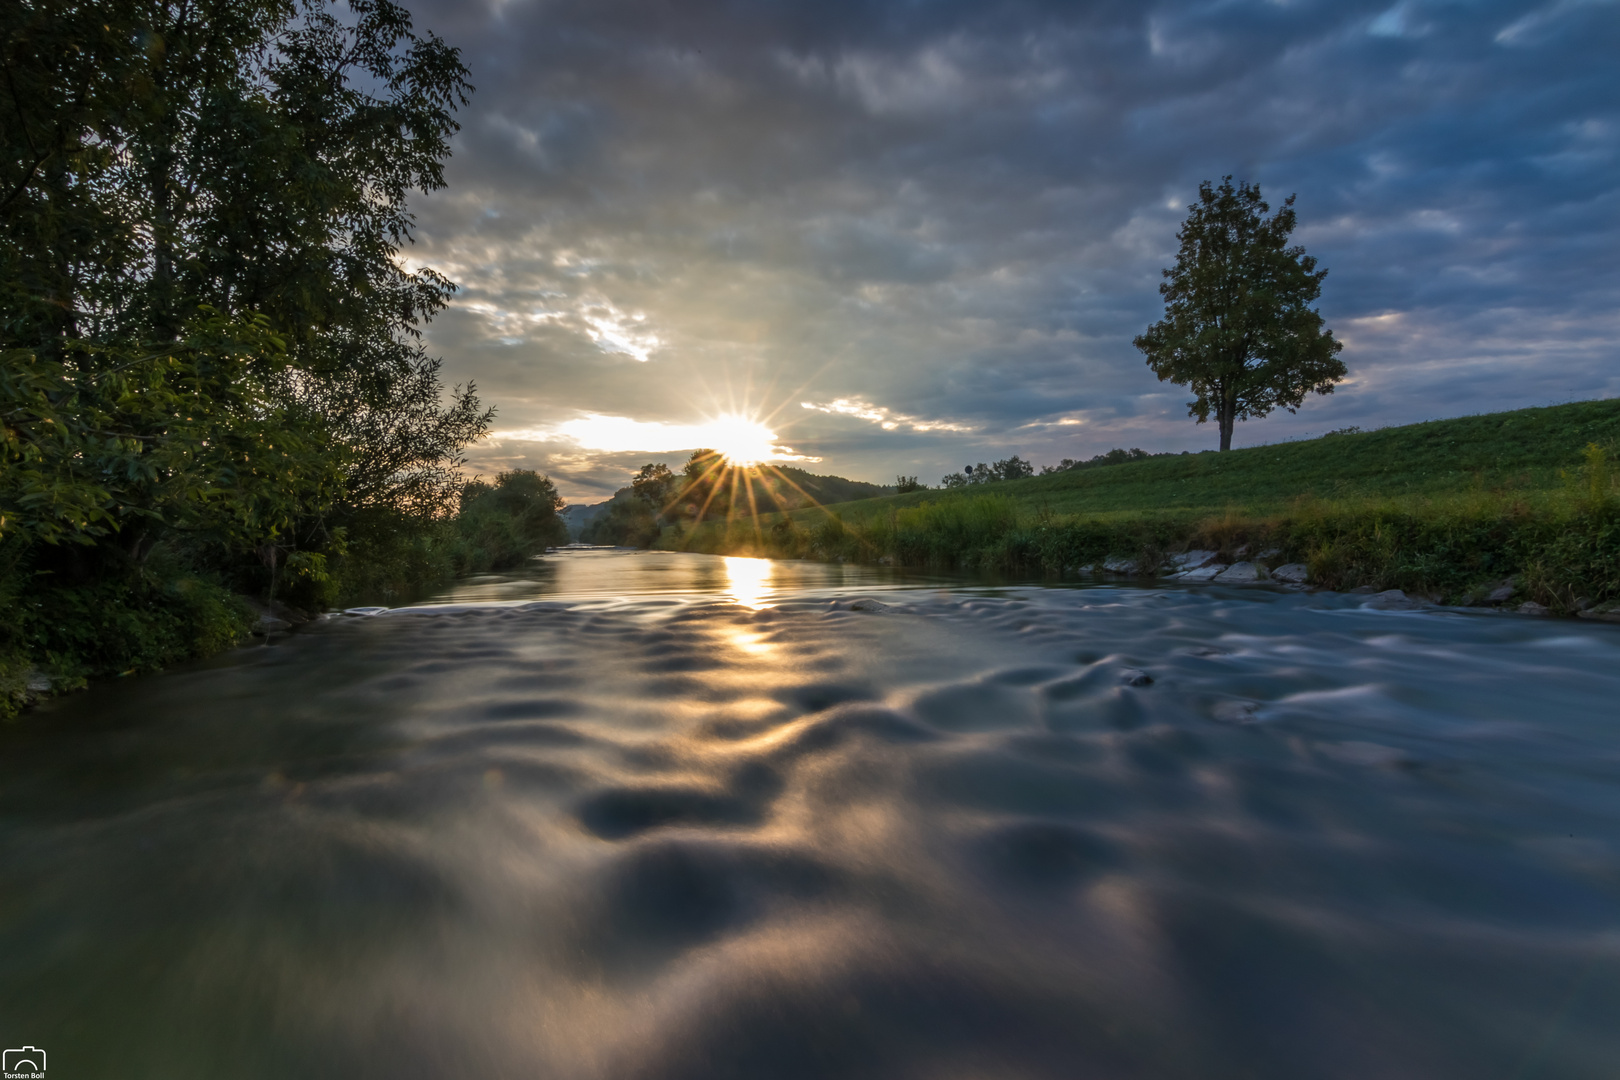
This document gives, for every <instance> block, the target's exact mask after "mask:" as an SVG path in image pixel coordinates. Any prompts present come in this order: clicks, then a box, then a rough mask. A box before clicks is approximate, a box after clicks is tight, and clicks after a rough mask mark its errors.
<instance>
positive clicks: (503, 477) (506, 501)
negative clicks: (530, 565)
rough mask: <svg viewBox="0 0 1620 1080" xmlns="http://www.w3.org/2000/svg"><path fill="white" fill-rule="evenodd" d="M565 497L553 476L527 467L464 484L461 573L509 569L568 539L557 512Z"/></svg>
mask: <svg viewBox="0 0 1620 1080" xmlns="http://www.w3.org/2000/svg"><path fill="white" fill-rule="evenodd" d="M562 504H563V501H562V496H560V495H558V494H557V488H556V487H555V486H554V485H553V484H552V482H551V478H550V477H547V476H541V475H540V474H539V473H536V472H533V471H531V470H528V469H513V470H512V471H510V472H503V473H500V474H498V475H497V476H496V477H495V482H494V483H493V484H490V483H485V482H484V481H482V480H474V481H472V482H470V483H468V484H467V485H466V486H465V487H463V488H462V489H461V509H460V512H459V513H458V514H457V515H456V529H457V531H458V532H459V533H460V535H461V538H462V541H463V542H462V544H461V545H460V547H459V548H458V550H457V557H456V563H457V565H456V569H457V571H458V572H460V573H464V574H471V573H480V572H482V571H485V570H510V569H513V568H515V567H518V566H522V565H523V564H524V563H526V562H528V561H529V560H530V559H532V558H534V556H536V555H539V554H541V553H542V552H544V551H545V550H546V548H548V547H551V546H553V545H557V544H566V543H567V542H568V527H567V526H566V525H565V524H563V520H562V518H561V517H559V516H558V513H557V511H558V510H560V509H562Z"/></svg>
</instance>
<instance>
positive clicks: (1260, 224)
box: [1135, 176, 1345, 450]
mask: <svg viewBox="0 0 1620 1080" xmlns="http://www.w3.org/2000/svg"><path fill="white" fill-rule="evenodd" d="M1270 209H1271V208H1270V206H1268V205H1267V204H1266V202H1265V201H1264V200H1263V199H1262V198H1261V197H1260V187H1259V185H1258V184H1249V183H1246V182H1244V183H1239V184H1238V185H1237V186H1236V187H1234V186H1233V184H1232V178H1231V177H1230V176H1227V177H1225V178H1224V179H1223V180H1222V182H1221V184H1220V186H1219V187H1215V186H1213V185H1212V184H1210V183H1209V182H1208V181H1205V182H1204V183H1202V184H1200V185H1199V187H1198V202H1196V203H1194V204H1193V205H1191V206H1190V207H1188V211H1189V212H1188V215H1187V219H1186V221H1185V222H1184V223H1183V224H1182V226H1181V231H1180V232H1179V233H1177V237H1178V238H1179V239H1180V241H1181V247H1180V250H1179V252H1178V253H1177V256H1176V264H1175V266H1173V267H1171V268H1170V269H1168V270H1166V271H1164V281H1163V282H1162V283H1161V284H1160V285H1159V294H1160V295H1161V296H1163V297H1164V300H1165V315H1164V318H1163V319H1161V320H1159V321H1158V322H1156V323H1154V324H1153V325H1152V326H1150V327H1148V329H1147V332H1146V333H1144V334H1142V335H1141V336H1139V337H1137V338H1136V340H1135V345H1136V347H1137V348H1138V349H1141V350H1142V351H1143V352H1144V353H1146V354H1147V363H1148V367H1150V368H1152V369H1153V373H1154V374H1155V375H1157V376H1158V377H1159V379H1160V381H1167V382H1173V383H1177V384H1179V385H1183V386H1187V387H1190V388H1191V389H1192V391H1193V393H1194V394H1196V395H1197V397H1196V398H1195V399H1194V400H1193V401H1191V402H1189V403H1188V414H1189V415H1191V416H1194V417H1197V419H1198V422H1199V423H1200V424H1202V423H1204V422H1205V421H1206V420H1208V419H1210V417H1211V416H1213V417H1214V418H1215V422H1216V424H1217V425H1218V427H1219V429H1220V440H1221V449H1222V450H1229V449H1231V446H1232V429H1233V426H1234V425H1235V423H1236V422H1237V421H1239V420H1247V419H1249V418H1250V417H1263V416H1265V415H1267V414H1268V413H1270V412H1271V411H1272V410H1273V409H1278V408H1282V409H1287V410H1288V411H1289V412H1293V411H1295V410H1296V409H1297V408H1298V407H1299V406H1300V404H1301V403H1302V402H1303V401H1304V400H1305V395H1306V394H1309V393H1316V394H1330V393H1332V392H1333V387H1334V384H1335V383H1337V382H1339V381H1340V380H1341V379H1343V378H1344V376H1345V366H1344V363H1343V361H1341V360H1340V359H1339V358H1338V357H1339V352H1340V351H1341V350H1342V349H1343V348H1344V346H1343V344H1342V343H1341V342H1339V341H1337V340H1335V339H1334V337H1333V332H1332V331H1331V330H1328V329H1326V328H1325V327H1324V326H1323V324H1322V316H1321V315H1320V314H1319V313H1318V312H1317V311H1316V310H1315V309H1313V308H1312V307H1311V306H1310V305H1311V304H1312V303H1314V302H1315V301H1316V299H1317V298H1318V297H1319V296H1320V295H1321V292H1322V279H1323V278H1325V277H1326V276H1327V271H1326V270H1318V269H1317V268H1316V259H1315V258H1314V257H1312V256H1310V255H1307V254H1305V249H1304V248H1302V247H1297V246H1296V247H1289V246H1288V238H1289V236H1290V234H1292V233H1293V231H1294V225H1295V215H1294V196H1292V195H1290V196H1288V198H1287V199H1285V200H1284V201H1283V204H1282V206H1280V207H1279V208H1278V209H1277V212H1276V213H1275V214H1272V215H1271V216H1270V217H1267V216H1266V215H1267V213H1268V211H1269V210H1270Z"/></svg>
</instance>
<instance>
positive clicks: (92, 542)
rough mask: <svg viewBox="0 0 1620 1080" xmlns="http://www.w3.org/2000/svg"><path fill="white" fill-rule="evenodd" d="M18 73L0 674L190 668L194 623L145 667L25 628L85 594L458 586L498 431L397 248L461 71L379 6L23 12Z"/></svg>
mask: <svg viewBox="0 0 1620 1080" xmlns="http://www.w3.org/2000/svg"><path fill="white" fill-rule="evenodd" d="M0 68H3V74H4V81H3V83H0V105H3V107H0V416H3V418H4V425H5V426H4V433H3V435H4V441H3V444H0V451H3V455H4V456H3V460H0V603H3V604H5V605H6V607H7V611H6V614H7V615H8V618H7V619H6V620H4V623H5V627H6V632H9V633H11V634H12V638H11V640H10V641H9V642H0V651H5V650H7V649H11V650H13V652H15V651H16V650H22V651H23V652H25V653H26V654H27V655H28V656H30V657H33V658H34V659H35V660H36V661H39V660H43V659H44V658H45V657H46V656H47V654H49V655H60V656H61V657H65V658H66V659H63V660H62V663H63V664H67V665H68V666H70V667H71V666H72V665H73V664H75V663H76V664H78V665H79V666H80V667H83V668H85V669H86V670H90V671H97V670H108V669H113V668H121V667H122V666H123V665H125V663H126V661H127V662H128V663H129V664H130V665H132V666H135V667H141V666H145V665H146V664H148V663H149V662H154V661H152V660H151V658H152V657H155V656H159V655H161V656H164V657H169V658H171V659H172V658H174V656H176V655H183V654H184V653H185V652H186V651H187V650H188V649H192V648H193V647H194V646H195V647H201V646H200V645H197V643H196V641H197V640H201V639H196V640H191V639H186V636H187V634H189V633H190V631H189V630H185V629H184V628H183V627H184V623H185V620H184V618H182V619H181V622H180V624H177V625H181V627H182V628H181V629H174V628H173V627H170V628H169V629H167V630H162V629H153V630H152V632H153V633H162V634H168V635H169V636H170V638H173V640H172V641H169V642H168V644H165V645H163V647H162V648H157V649H156V651H154V650H153V649H151V648H145V647H141V648H136V647H135V646H133V645H130V644H128V642H127V641H126V644H125V645H117V644H116V643H115V642H114V641H113V639H114V638H119V635H111V636H109V637H107V638H106V639H105V641H103V642H102V643H101V644H99V645H98V644H96V643H93V642H90V643H87V642H83V641H77V642H76V641H75V640H69V639H68V638H67V637H63V636H62V635H61V634H59V633H58V632H57V631H58V630H60V629H61V627H59V626H56V622H59V621H60V620H56V621H55V622H53V621H52V617H51V616H49V615H48V614H40V615H38V616H37V618H36V616H35V615H31V614H30V612H45V613H48V612H49V611H51V610H52V609H53V608H55V609H63V610H66V609H69V608H72V607H73V606H74V604H76V603H78V600H77V599H75V595H76V594H73V591H74V590H80V591H84V590H101V592H98V593H97V595H101V593H105V597H103V601H104V602H108V603H110V602H114V601H112V600H107V599H106V598H107V597H124V598H125V599H124V600H118V601H116V602H117V603H124V602H128V603H132V604H137V605H143V606H144V607H146V608H154V606H155V607H156V608H162V607H163V606H164V605H169V607H171V608H172V609H173V610H175V611H200V610H202V608H198V607H197V605H195V604H189V602H187V603H182V602H181V601H180V600H178V599H176V597H178V596H179V592H177V591H176V590H180V591H184V592H186V593H187V595H191V596H197V595H201V594H202V593H204V592H208V591H209V590H214V591H215V592H218V593H219V594H220V595H221V596H224V593H223V591H222V590H223V589H224V588H226V587H229V588H236V589H240V590H245V591H249V592H258V593H260V594H261V595H263V594H266V593H268V592H270V591H271V590H279V595H284V596H287V597H289V598H291V599H295V600H297V601H299V602H303V603H307V604H318V603H321V602H328V601H331V600H333V599H336V598H338V597H340V596H343V595H344V594H346V593H352V592H353V591H355V590H356V589H357V588H359V587H361V586H362V585H363V583H364V582H365V581H367V580H378V579H381V578H388V579H389V580H391V581H394V582H397V583H400V584H401V586H402V587H403V586H404V585H405V584H406V583H408V582H409V581H411V580H420V579H422V578H424V577H428V578H431V577H432V576H434V575H436V574H440V573H445V572H448V570H449V569H450V566H451V562H450V556H451V549H452V548H453V546H454V545H453V544H452V543H451V538H450V537H449V536H448V535H447V534H446V533H445V531H444V526H445V522H446V520H447V517H448V516H449V515H451V514H453V513H454V511H455V510H456V507H457V504H458V497H459V495H460V492H461V488H462V478H461V476H460V474H459V472H458V468H457V467H458V465H459V464H460V461H461V450H462V448H463V447H465V446H466V445H467V444H468V443H469V442H471V441H472V440H474V439H476V438H478V437H479V436H480V435H481V434H482V433H483V432H484V431H485V430H486V429H487V427H488V421H489V415H490V414H489V413H488V412H487V411H486V410H484V409H483V408H482V407H481V406H480V405H479V403H478V400H477V398H476V396H475V395H474V393H473V392H472V388H471V387H470V386H469V387H467V388H466V389H465V390H454V391H451V392H449V393H448V394H447V393H446V388H445V387H444V386H443V384H442V381H441V379H440V377H439V361H438V360H437V359H436V358H434V357H431V356H429V355H427V354H426V353H425V351H424V350H423V348H422V346H421V343H420V336H421V328H422V324H423V323H424V322H426V321H427V320H428V319H429V318H431V317H432V316H433V314H434V313H436V312H437V311H439V310H440V309H441V308H442V307H443V306H444V304H445V303H446V301H447V300H448V298H449V296H450V294H451V292H452V291H453V289H454V286H453V285H452V284H451V283H450V282H449V281H447V280H446V279H445V278H443V277H442V276H441V275H438V274H437V273H435V272H433V271H432V270H429V269H425V268H415V269H412V268H408V266H407V264H405V263H404V262H403V260H401V258H400V252H401V248H402V245H404V244H405V243H407V242H409V240H410V232H411V226H412V219H411V215H410V213H409V211H408V209H407V207H406V199H407V197H408V195H409V194H410V193H411V192H413V191H431V190H433V189H435V188H438V187H442V186H443V183H444V181H443V171H442V170H443V162H444V159H445V158H446V156H447V155H448V153H449V138H450V136H451V135H452V134H453V133H454V131H455V130H456V124H455V121H454V111H455V109H456V108H457V107H458V106H459V105H461V104H463V103H464V102H465V101H466V100H467V95H468V93H469V92H470V90H471V87H470V84H469V83H468V72H467V69H466V68H465V66H464V65H463V64H462V62H461V59H460V57H459V55H458V54H457V53H456V51H455V50H454V49H451V48H450V47H448V46H447V45H445V44H444V43H443V42H442V41H440V40H439V39H438V38H437V37H435V36H433V35H432V34H418V33H416V32H415V31H414V30H413V29H412V27H411V22H410V18H409V15H408V13H407V12H406V11H405V9H403V8H401V7H399V6H397V5H395V4H393V3H391V2H389V0H350V2H349V3H348V4H347V10H346V11H340V10H338V9H335V8H334V7H333V6H332V5H331V4H330V3H328V2H326V0H307V2H300V3H293V2H288V0H195V2H193V3H188V4H181V5H171V4H161V3H156V2H151V0H98V2H94V3H68V4H62V3H55V2H47V0H15V2H13V3H9V4H7V5H5V6H4V8H3V12H0ZM182 585H184V588H183V589H181V586H182ZM109 590H110V591H109ZM188 604H189V606H188ZM204 607H207V605H204ZM210 610H214V611H216V613H219V612H226V613H228V612H230V611H232V610H236V609H232V608H231V605H230V604H228V603H225V602H224V601H223V600H221V601H220V603H218V604H214V605H213V606H212V608H210ZM188 617H189V616H188ZM210 617H212V616H210ZM220 618H224V619H225V620H226V621H225V622H224V623H219V625H218V626H215V627H214V628H213V629H211V630H208V631H207V632H206V633H204V634H203V635H202V637H203V638H209V639H210V640H211V639H213V638H217V637H220V636H221V635H224V636H226V637H228V636H229V634H230V633H233V632H235V631H234V630H232V629H231V627H233V626H235V625H236V622H235V620H237V618H238V616H237V615H234V614H224V615H220ZM31 620H32V621H31ZM41 620H43V621H41ZM137 622H139V620H137ZM160 624H161V625H162V626H168V625H169V624H168V623H164V622H163V620H158V621H157V622H153V623H151V624H150V625H151V626H152V627H159V626H160ZM227 624H229V625H227ZM129 625H130V626H134V625H136V623H130V624H129ZM142 625H145V624H142ZM53 627H55V628H54V629H53ZM109 633H110V632H109ZM131 634H133V635H134V637H138V636H139V635H138V634H134V632H133V631H130V633H129V634H124V635H123V637H122V638H120V640H123V639H124V638H130V640H133V638H131V637H130V635H131ZM53 635H55V636H53ZM175 635H179V636H178V637H175ZM182 639H186V640H182ZM102 645H105V646H106V647H105V648H103V647H102ZM171 646H172V647H171ZM73 657H78V658H79V660H73V659H72V658H73ZM52 662H53V663H55V661H52ZM162 662H168V661H167V660H163V661H162Z"/></svg>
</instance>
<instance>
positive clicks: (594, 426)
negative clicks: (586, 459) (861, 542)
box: [491, 412, 821, 465]
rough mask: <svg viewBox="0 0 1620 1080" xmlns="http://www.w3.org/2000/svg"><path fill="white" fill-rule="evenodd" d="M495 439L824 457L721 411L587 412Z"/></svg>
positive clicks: (738, 458) (738, 456)
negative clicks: (704, 414)
mask: <svg viewBox="0 0 1620 1080" xmlns="http://www.w3.org/2000/svg"><path fill="white" fill-rule="evenodd" d="M491 438H492V439H494V440H497V441H499V440H512V441H514V442H545V441H549V440H552V439H557V438H562V439H566V440H569V441H571V442H575V443H578V444H579V445H580V446H581V447H583V448H585V449H587V450H603V451H608V452H611V453H632V452H643V451H644V452H647V453H667V452H671V451H678V450H696V449H699V448H707V449H710V450H715V451H717V452H719V453H720V454H721V455H722V456H724V457H725V458H726V460H727V461H729V462H731V463H733V464H736V465H762V464H765V463H767V462H784V461H820V460H821V459H820V458H818V457H810V456H807V455H804V454H796V453H794V452H793V448H792V447H789V446H782V445H780V444H779V443H778V442H777V438H778V436H777V433H776V432H775V431H773V430H771V428H770V427H769V426H767V425H766V424H765V423H764V422H763V421H760V420H758V419H755V418H754V417H752V416H748V415H745V414H743V413H738V412H728V413H721V414H720V415H718V416H714V417H711V418H709V419H707V420H704V421H702V422H700V423H696V424H668V423H662V422H658V421H646V420H632V419H631V418H630V417H628V416H604V415H602V414H600V413H587V414H586V415H584V416H581V417H577V418H575V419H573V420H568V421H566V422H564V423H562V424H559V425H557V426H556V427H554V428H535V429H525V430H515V431H496V432H493V433H491Z"/></svg>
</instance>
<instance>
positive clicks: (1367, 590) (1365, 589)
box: [1350, 585, 1378, 596]
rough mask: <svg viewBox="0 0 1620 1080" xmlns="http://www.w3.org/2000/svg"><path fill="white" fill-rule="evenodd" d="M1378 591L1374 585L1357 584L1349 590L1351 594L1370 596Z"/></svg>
mask: <svg viewBox="0 0 1620 1080" xmlns="http://www.w3.org/2000/svg"><path fill="white" fill-rule="evenodd" d="M1377 591H1378V586H1376V585H1357V586H1356V587H1355V588H1353V589H1351V590H1350V595H1351V596H1371V595H1373V594H1374V593H1376V592H1377Z"/></svg>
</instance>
